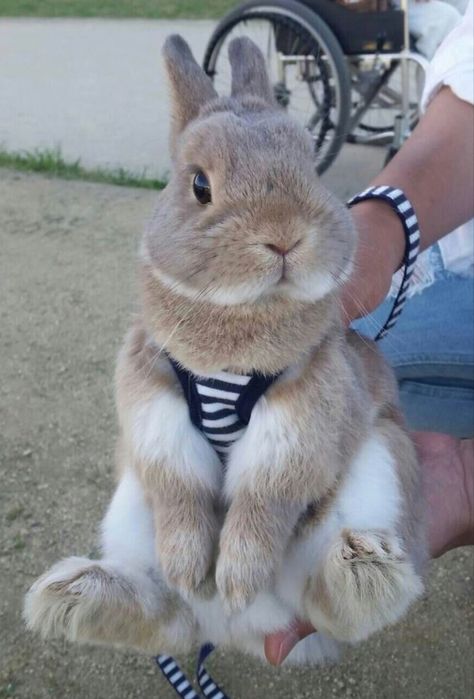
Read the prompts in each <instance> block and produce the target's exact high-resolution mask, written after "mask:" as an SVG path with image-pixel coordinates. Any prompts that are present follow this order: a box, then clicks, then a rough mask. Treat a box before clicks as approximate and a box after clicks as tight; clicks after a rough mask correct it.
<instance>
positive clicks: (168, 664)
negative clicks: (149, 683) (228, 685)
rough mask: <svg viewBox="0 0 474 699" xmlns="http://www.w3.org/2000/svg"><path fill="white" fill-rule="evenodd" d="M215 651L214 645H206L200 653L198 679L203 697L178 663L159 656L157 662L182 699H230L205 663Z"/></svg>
mask: <svg viewBox="0 0 474 699" xmlns="http://www.w3.org/2000/svg"><path fill="white" fill-rule="evenodd" d="M213 650H214V646H213V645H212V643H206V644H205V645H203V646H202V647H201V650H200V651H199V656H198V661H197V667H196V678H197V683H198V685H199V688H200V690H201V695H199V694H198V693H197V692H196V690H195V689H194V687H193V686H192V684H191V682H190V681H189V680H188V678H187V677H186V675H185V674H184V672H183V671H182V670H181V668H180V667H179V665H178V663H177V662H176V661H175V660H174V659H173V658H172V657H171V656H170V655H157V656H156V658H155V662H156V664H157V665H158V667H159V668H160V670H161V672H162V673H163V675H164V677H165V678H166V680H167V681H168V682H169V683H170V685H171V686H172V687H173V689H174V691H175V692H176V694H177V695H178V696H180V697H181V699H200V696H203V697H204V698H205V699H230V697H229V696H228V695H227V694H225V693H224V692H223V691H222V689H221V688H220V687H219V685H218V684H216V682H214V680H213V679H212V677H211V676H210V675H209V674H208V673H207V670H206V668H205V667H204V663H205V661H206V659H207V658H208V657H209V655H210V654H211V653H212V651H213Z"/></svg>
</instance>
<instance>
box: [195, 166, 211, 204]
mask: <svg viewBox="0 0 474 699" xmlns="http://www.w3.org/2000/svg"><path fill="white" fill-rule="evenodd" d="M193 192H194V196H195V197H196V199H197V200H198V202H199V203H200V204H209V203H210V201H211V185H210V184H209V180H208V179H207V177H206V175H205V174H204V173H203V171H202V170H199V171H198V172H197V173H196V174H195V175H194V180H193Z"/></svg>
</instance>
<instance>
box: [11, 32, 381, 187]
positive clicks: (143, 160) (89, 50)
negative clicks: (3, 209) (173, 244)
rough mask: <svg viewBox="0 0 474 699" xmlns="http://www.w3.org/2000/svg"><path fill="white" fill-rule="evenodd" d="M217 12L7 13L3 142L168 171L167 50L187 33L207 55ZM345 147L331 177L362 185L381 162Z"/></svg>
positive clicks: (368, 152) (85, 160) (370, 152)
mask: <svg viewBox="0 0 474 699" xmlns="http://www.w3.org/2000/svg"><path fill="white" fill-rule="evenodd" d="M213 27H214V22H212V21H183V20H179V21H171V22H170V21H151V20H150V21H142V20H123V21H120V20H96V19H91V20H80V19H78V20H63V19H58V20H28V19H0V146H3V147H6V148H8V149H10V150H22V149H26V150H34V149H35V148H53V147H55V146H60V147H61V149H62V152H63V154H64V156H65V158H66V159H67V160H76V159H77V158H80V159H81V162H82V164H83V165H85V166H86V167H94V166H101V167H116V166H119V167H125V168H127V169H128V170H131V171H133V172H137V173H140V172H143V170H146V171H147V173H148V174H149V175H150V176H151V175H153V176H158V177H160V176H163V175H166V172H167V170H168V168H169V154H168V120H169V102H168V95H167V86H166V79H165V75H164V71H163V65H162V61H161V55H160V50H161V46H162V44H163V41H164V40H165V38H166V37H167V36H168V35H169V34H171V33H173V32H180V33H181V34H183V36H185V37H186V39H187V40H188V42H189V43H190V45H191V47H192V49H193V51H194V53H195V56H196V58H197V60H199V61H202V58H203V54H204V49H205V46H206V43H207V41H208V38H209V36H210V34H211V31H212V29H213ZM382 159H383V153H382V152H381V151H380V150H377V149H370V148H367V149H360V148H351V147H350V146H349V147H346V149H345V152H344V153H343V155H342V156H339V157H338V159H337V161H336V168H335V169H331V171H330V172H329V174H328V181H329V182H330V184H331V185H333V184H334V185H336V186H337V187H339V188H340V189H341V186H342V190H341V193H343V194H344V195H345V193H347V194H348V193H354V192H355V191H356V189H357V184H356V183H357V182H358V181H359V180H360V179H361V178H362V180H363V182H364V183H365V182H367V181H368V179H369V177H370V176H371V175H372V174H374V173H375V172H376V171H377V169H378V168H379V167H380V164H381V163H382Z"/></svg>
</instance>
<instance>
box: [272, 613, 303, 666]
mask: <svg viewBox="0 0 474 699" xmlns="http://www.w3.org/2000/svg"><path fill="white" fill-rule="evenodd" d="M315 631H316V629H315V628H314V627H313V626H312V625H311V624H310V623H308V622H303V621H298V620H295V621H294V622H293V623H292V624H291V626H290V627H289V628H287V629H285V630H284V631H276V632H275V633H272V634H269V635H268V636H265V657H266V659H267V660H268V662H269V663H270V664H271V665H281V663H282V662H283V661H284V660H285V658H286V657H287V656H288V655H289V654H290V652H291V651H292V650H293V648H294V647H295V646H296V644H297V643H298V641H301V639H303V638H305V637H306V636H309V634H311V633H315Z"/></svg>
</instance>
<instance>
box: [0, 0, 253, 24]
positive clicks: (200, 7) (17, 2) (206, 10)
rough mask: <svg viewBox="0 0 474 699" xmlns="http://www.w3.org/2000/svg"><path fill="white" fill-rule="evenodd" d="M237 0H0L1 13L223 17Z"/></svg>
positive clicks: (64, 15) (23, 15)
mask: <svg viewBox="0 0 474 699" xmlns="http://www.w3.org/2000/svg"><path fill="white" fill-rule="evenodd" d="M238 4H239V0H0V16H3V17H144V18H148V19H151V18H153V19H175V18H178V17H180V18H189V19H191V18H194V19H199V18H201V19H203V18H206V17H209V18H218V17H222V15H224V14H225V13H226V12H228V11H229V10H230V9H231V8H232V7H235V6H236V5H238Z"/></svg>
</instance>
